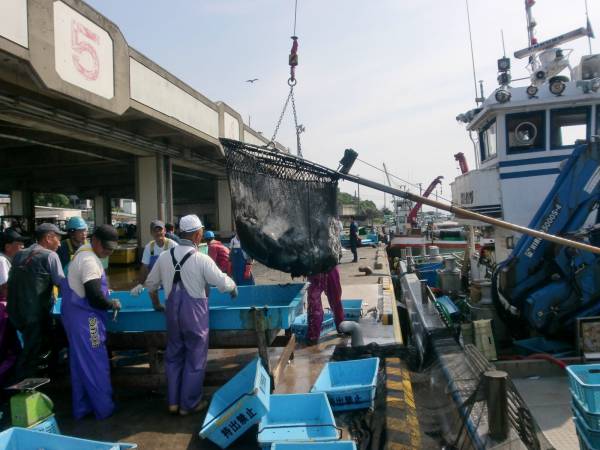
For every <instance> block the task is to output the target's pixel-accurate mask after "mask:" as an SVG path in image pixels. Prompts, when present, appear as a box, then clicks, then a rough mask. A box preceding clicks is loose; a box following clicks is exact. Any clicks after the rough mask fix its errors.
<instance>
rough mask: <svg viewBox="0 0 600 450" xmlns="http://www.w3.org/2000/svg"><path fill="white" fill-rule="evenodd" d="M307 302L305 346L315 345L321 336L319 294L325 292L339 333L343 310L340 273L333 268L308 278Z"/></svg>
mask: <svg viewBox="0 0 600 450" xmlns="http://www.w3.org/2000/svg"><path fill="white" fill-rule="evenodd" d="M308 282H309V283H310V285H309V286H308V292H307V302H308V330H307V333H306V344H307V345H315V344H316V343H317V342H318V340H319V336H320V334H321V325H322V324H323V303H322V302H321V294H322V292H323V291H325V295H326V296H327V301H328V302H329V307H330V308H331V311H332V312H333V319H334V321H335V326H336V328H337V329H338V332H340V329H339V327H340V324H341V323H342V322H343V321H344V308H343V306H342V283H341V282H340V271H339V269H338V266H335V267H334V268H333V269H331V270H330V271H329V272H325V273H318V274H315V275H310V276H309V277H308Z"/></svg>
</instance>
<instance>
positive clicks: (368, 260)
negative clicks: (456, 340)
mask: <svg viewBox="0 0 600 450" xmlns="http://www.w3.org/2000/svg"><path fill="white" fill-rule="evenodd" d="M380 251H381V250H380ZM375 255H376V249H373V248H360V249H359V258H360V259H359V262H358V263H352V262H350V261H351V259H352V255H351V253H350V252H344V255H343V259H342V262H341V264H340V266H339V267H340V274H341V279H342V288H343V294H342V298H344V299H345V298H348V299H350V298H362V299H363V300H364V301H365V302H366V308H364V309H365V310H366V309H369V308H371V307H373V306H376V305H377V303H378V302H380V301H381V299H380V296H381V277H382V276H383V277H389V271H388V270H387V264H386V265H385V266H384V269H383V270H379V271H377V270H376V271H374V273H373V274H372V275H365V274H363V273H361V272H359V271H358V268H359V266H363V265H369V266H371V267H372V266H373V263H374V260H375ZM131 273H132V272H131V270H130V269H129V270H126V271H119V270H111V274H110V279H111V284H112V287H113V289H126V288H128V287H129V285H130V284H132V282H131ZM255 277H256V281H257V283H260V284H274V283H282V284H283V283H288V282H292V281H294V282H298V281H300V280H298V279H296V280H292V279H291V277H290V276H289V274H284V273H281V272H277V271H273V270H270V269H268V268H266V267H264V266H260V265H258V264H257V265H256V267H255ZM323 299H324V300H323V301H324V306H327V301H326V298H325V296H323ZM361 326H362V329H363V332H364V337H365V342H366V343H368V342H378V343H380V344H384V343H393V342H394V332H393V327H392V326H391V325H383V324H382V322H378V321H377V317H376V315H375V314H370V315H368V316H367V317H363V318H361ZM344 342H346V343H347V344H348V345H349V338H340V337H338V336H337V334H335V333H333V334H332V335H330V336H327V337H325V338H324V339H322V341H321V342H320V343H319V344H318V345H316V346H313V347H305V346H303V345H302V344H301V343H298V344H297V346H296V350H295V354H294V359H293V360H292V361H290V363H289V364H288V365H287V367H286V368H285V370H284V372H283V376H282V378H281V379H280V381H279V383H278V385H277V386H276V389H275V393H303V392H308V391H309V390H310V387H311V386H312V384H313V382H314V381H315V380H316V378H317V376H318V374H319V373H320V371H321V369H322V367H323V365H324V364H325V363H326V362H327V361H329V358H330V357H331V354H332V353H333V350H334V348H335V346H336V345H338V344H340V343H344ZM273 350H274V351H273V352H272V355H270V356H271V357H272V358H276V357H277V352H278V350H277V349H273ZM255 355H256V350H255V349H239V350H238V349H235V350H210V351H209V368H208V372H210V371H217V372H218V371H220V370H224V369H226V367H224V366H225V365H227V364H229V363H230V362H232V361H235V362H237V363H239V362H243V361H246V360H250V359H251V358H252V357H254V356H255ZM132 376H135V375H132ZM64 377H65V379H63V380H58V381H59V382H58V383H57V384H58V385H59V386H58V387H56V386H50V387H49V388H48V389H45V390H44V392H46V393H47V394H48V395H49V396H50V397H51V398H52V400H53V401H54V404H55V413H56V418H57V421H58V424H59V427H60V430H61V432H62V433H63V434H67V435H72V436H77V437H82V438H88V439H97V440H102V441H119V442H132V443H136V444H137V445H138V448H140V449H165V448H169V449H172V450H178V449H211V448H218V447H217V446H215V445H214V444H212V443H211V442H209V441H208V440H202V439H200V438H199V436H198V432H199V431H200V428H201V425H202V422H203V419H204V413H198V414H195V415H191V416H186V417H180V416H172V415H169V414H168V412H167V404H166V389H165V386H161V388H159V389H147V388H143V387H140V388H136V387H129V386H128V387H127V388H123V387H120V386H118V385H116V386H114V392H115V400H116V403H117V406H118V407H117V411H116V412H115V414H114V415H113V416H112V417H110V418H108V419H105V420H95V419H94V418H92V417H87V418H84V419H82V420H79V421H76V420H74V419H73V418H72V414H71V392H70V389H69V386H68V383H66V382H65V381H66V379H67V378H68V370H65V373H64ZM141 377H143V375H140V385H142V384H143V381H144V380H143V379H142V378H141ZM133 385H135V380H134V381H133ZM215 389H216V388H215V387H207V389H206V393H207V395H210V394H211V393H212V392H214V390H215ZM5 411H6V409H5ZM6 412H7V411H6ZM7 415H8V414H7ZM6 419H7V418H6V417H5V419H4V420H3V421H2V422H3V424H6ZM6 425H8V424H6ZM344 439H350V437H349V436H348V435H345V436H344ZM230 448H257V444H256V433H255V431H253V430H250V431H249V432H247V433H246V434H245V435H244V436H243V437H242V438H240V439H239V440H238V441H236V442H235V443H234V445H232V446H231V447H230Z"/></svg>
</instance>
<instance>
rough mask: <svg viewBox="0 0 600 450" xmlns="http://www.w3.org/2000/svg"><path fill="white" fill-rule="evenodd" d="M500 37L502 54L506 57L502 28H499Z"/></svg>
mask: <svg viewBox="0 0 600 450" xmlns="http://www.w3.org/2000/svg"><path fill="white" fill-rule="evenodd" d="M500 39H502V56H503V57H505V58H506V46H505V45H504V30H502V29H500Z"/></svg>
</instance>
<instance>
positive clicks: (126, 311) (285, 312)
mask: <svg viewBox="0 0 600 450" xmlns="http://www.w3.org/2000/svg"><path fill="white" fill-rule="evenodd" d="M306 287H307V284H306V283H291V284H286V285H256V286H240V287H239V288H238V292H239V294H238V297H237V298H236V299H232V298H231V297H230V296H229V294H222V293H220V292H219V291H218V290H217V289H215V288H212V289H211V290H210V295H209V298H208V308H209V314H210V329H211V330H252V329H254V321H253V313H252V310H253V309H256V308H258V309H261V310H264V311H265V318H266V327H267V329H277V328H280V329H288V328H290V327H291V325H292V323H293V321H294V319H295V318H296V316H297V315H298V314H300V313H301V312H302V309H303V307H304V306H303V305H304V299H305V297H306ZM110 297H111V298H116V299H119V300H120V302H121V306H122V308H121V310H120V311H119V313H118V315H117V317H116V320H112V319H113V316H112V312H107V313H106V314H107V317H108V318H109V320H108V321H107V330H108V331H109V332H112V333H117V332H135V331H138V332H139V331H146V332H150V331H166V329H167V325H166V320H165V315H164V313H162V312H158V311H154V309H153V308H152V303H151V301H150V298H149V296H148V294H147V293H144V294H142V295H140V296H139V297H134V296H132V295H130V294H129V292H128V291H114V292H112V293H111V295H110ZM159 297H160V300H161V302H162V303H164V294H163V291H162V290H161V291H159ZM53 313H54V315H59V314H60V299H59V300H58V301H57V302H56V304H55V305H54V309H53Z"/></svg>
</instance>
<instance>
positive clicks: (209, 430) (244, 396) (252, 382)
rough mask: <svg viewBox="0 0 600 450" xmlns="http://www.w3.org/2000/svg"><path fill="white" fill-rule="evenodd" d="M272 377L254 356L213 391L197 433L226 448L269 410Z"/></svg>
mask: <svg viewBox="0 0 600 450" xmlns="http://www.w3.org/2000/svg"><path fill="white" fill-rule="evenodd" d="M270 394H271V380H270V378H269V375H268V374H267V371H266V370H265V369H264V368H263V366H262V364H261V363H260V359H259V358H256V359H254V360H253V361H252V362H250V363H249V364H248V365H246V367H244V368H243V369H242V370H241V371H240V372H238V373H237V374H236V375H235V376H234V377H233V378H232V379H231V380H229V381H228V382H227V383H226V384H225V385H223V386H222V387H221V388H220V389H219V390H218V391H216V392H215V393H214V395H213V397H212V399H211V402H210V406H209V408H208V413H207V414H206V417H205V418H204V423H203V424H202V429H201V430H200V437H202V438H208V439H210V440H211V441H213V442H214V443H215V444H217V445H218V446H219V447H221V448H226V447H227V446H229V445H230V444H231V443H232V442H233V441H235V440H236V439H237V438H238V437H240V436H241V435H242V434H244V432H246V430H248V428H250V427H251V426H252V425H255V424H257V423H258V422H259V420H260V419H261V418H262V417H263V416H264V415H265V414H266V413H267V412H268V411H269V405H270Z"/></svg>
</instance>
